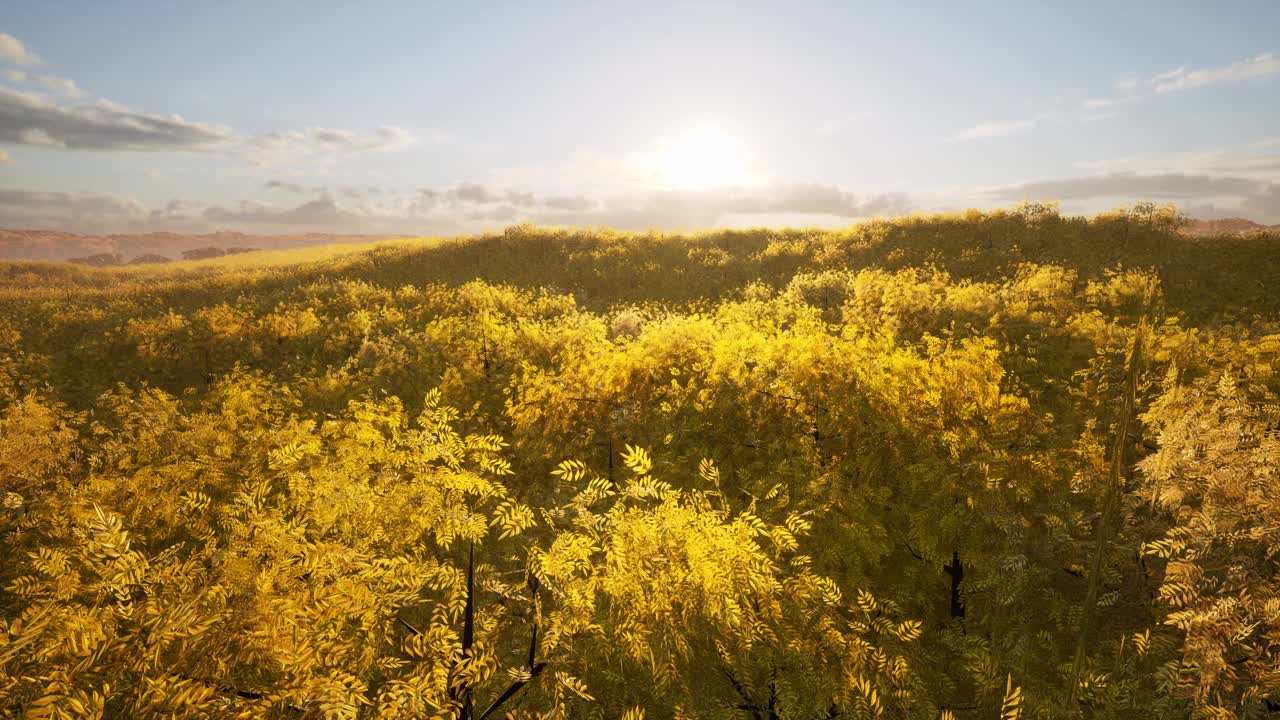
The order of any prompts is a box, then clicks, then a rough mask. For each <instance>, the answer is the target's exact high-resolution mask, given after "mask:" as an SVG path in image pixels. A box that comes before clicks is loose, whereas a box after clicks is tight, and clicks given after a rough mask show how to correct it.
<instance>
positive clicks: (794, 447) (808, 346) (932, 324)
mask: <svg viewBox="0 0 1280 720" xmlns="http://www.w3.org/2000/svg"><path fill="white" fill-rule="evenodd" d="M1184 222H1185V219H1184V218H1183V217H1182V216H1181V215H1179V214H1178V212H1177V210H1176V209H1175V208H1173V207H1171V206H1170V207H1164V206H1157V205H1152V204H1139V205H1137V206H1134V207H1132V208H1126V209H1123V210H1117V211H1114V212H1110V213H1104V214H1100V215H1097V216H1094V217H1090V218H1083V217H1066V216H1060V215H1059V213H1058V211H1057V208H1056V207H1055V206H1053V205H1045V204H1035V203H1032V204H1023V205H1020V206H1018V207H1016V208H1012V209H1008V210H996V211H990V212H980V211H969V212H967V213H962V214H953V215H927V216H926V215H921V216H911V217H903V218H899V219H895V220H876V221H868V222H864V223H861V224H857V225H853V226H851V227H850V228H848V229H845V230H781V229H777V230H765V229H759V230H721V231H715V232H706V233H693V234H658V233H623V232H614V231H608V230H587V229H574V230H560V229H551V228H542V227H535V226H532V225H518V226H515V227H512V228H510V229H508V230H506V231H505V232H501V233H496V234H490V235H482V236H475V237H465V238H458V239H430V240H428V239H421V240H410V239H397V240H391V241H387V242H382V243H376V244H371V245H367V246H343V247H340V248H336V249H329V250H327V251H321V250H307V249H303V250H292V251H283V252H279V253H268V254H262V255H259V254H256V253H243V254H237V255H235V256H227V257H223V258H212V259H206V260H197V261H184V262H175V263H168V264H164V265H141V266H122V267H105V268H95V267H85V266H81V265H72V264H53V263H19V262H10V263H0V555H2V557H3V560H2V561H0V717H5V718H19V717H24V718H282V719H283V718H299V719H303V718H324V719H325V720H339V719H345V718H386V719H390V718H458V719H460V720H488V719H495V720H496V719H497V718H515V719H520V720H535V719H536V720H544V719H545V720H552V719H555V718H592V719H598V720H606V719H610V720H612V719H614V718H625V719H626V720H641V719H642V718H647V719H648V720H666V719H679V720H686V719H687V720H693V719H695V718H706V719H709V720H711V719H725V720H728V719H730V718H738V719H741V720H792V719H796V720H834V719H841V720H843V719H845V718H849V719H853V718H913V719H914V718H919V719H924V720H938V719H939V718H943V719H950V720H963V719H974V720H979V719H981V720H997V719H999V720H1019V719H1031V718H1215V719H1227V718H1262V717H1266V716H1268V715H1269V714H1271V713H1275V712H1280V555H1278V553H1280V400H1278V399H1277V392H1278V391H1280V375H1278V374H1277V371H1278V370H1280V234H1277V233H1276V231H1274V230H1269V231H1260V232H1256V233H1253V234H1243V235H1242V234H1225V233H1224V234H1210V235H1203V236H1191V235H1189V234H1186V233H1184V232H1182V229H1181V226H1182V224H1183V223H1184Z"/></svg>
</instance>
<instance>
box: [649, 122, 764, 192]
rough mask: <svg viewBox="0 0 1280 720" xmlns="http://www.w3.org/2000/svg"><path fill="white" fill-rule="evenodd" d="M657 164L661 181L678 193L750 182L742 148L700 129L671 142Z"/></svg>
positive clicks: (661, 151) (721, 136)
mask: <svg viewBox="0 0 1280 720" xmlns="http://www.w3.org/2000/svg"><path fill="white" fill-rule="evenodd" d="M655 161H656V162H655V165H656V168H655V169H656V171H657V172H656V175H657V180H658V182H659V183H660V184H662V185H663V186H665V187H668V188H672V189H676V190H706V189H708V188H714V187H724V186H728V185H740V184H744V183H745V182H746V181H747V180H748V177H747V168H746V164H747V163H746V156H745V153H744V152H743V151H742V148H741V147H740V146H739V145H738V143H737V142H735V141H734V140H733V139H732V138H730V137H729V136H727V135H725V134H724V133H721V132H719V131H716V130H699V131H695V132H690V133H686V134H684V135H681V136H679V137H676V138H674V139H672V140H670V141H669V142H667V143H666V144H664V145H663V146H662V148H661V149H660V150H659V151H658V153H657V157H656V158H655Z"/></svg>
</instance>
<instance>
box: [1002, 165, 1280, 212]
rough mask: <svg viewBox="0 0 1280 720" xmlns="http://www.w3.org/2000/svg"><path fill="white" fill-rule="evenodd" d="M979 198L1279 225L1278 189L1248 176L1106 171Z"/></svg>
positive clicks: (1006, 188) (1020, 186)
mask: <svg viewBox="0 0 1280 720" xmlns="http://www.w3.org/2000/svg"><path fill="white" fill-rule="evenodd" d="M984 194H985V195H986V196H987V197H988V198H990V199H992V200H995V201H999V202H1012V201H1017V200H1024V199H1032V200H1063V201H1098V202H1101V201H1110V202H1111V203H1112V204H1126V203H1130V202H1133V201H1135V200H1155V201H1157V202H1164V201H1169V200H1173V201H1177V202H1180V203H1184V204H1186V203H1189V204H1191V205H1193V206H1198V207H1200V208H1215V209H1216V210H1215V212H1218V213H1222V212H1226V213H1230V214H1244V215H1246V216H1248V217H1249V218H1250V219H1253V220H1257V221H1261V222H1267V223H1274V222H1280V184H1277V183H1273V182H1268V181H1266V180H1261V179H1257V178H1252V177H1239V176H1219V175H1210V174H1205V173H1154V174H1147V173H1132V172H1112V173H1107V174H1103V175H1089V176H1082V177H1067V178H1056V179H1051V180H1038V181H1034V182H1027V183H1021V184H1017V185H1008V186H1004V187H1000V188H994V189H990V190H987V191H986V192H985V193H984Z"/></svg>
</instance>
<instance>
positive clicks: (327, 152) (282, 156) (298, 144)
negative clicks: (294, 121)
mask: <svg viewBox="0 0 1280 720" xmlns="http://www.w3.org/2000/svg"><path fill="white" fill-rule="evenodd" d="M416 139H417V138H416V137H415V136H414V134H413V133H411V132H409V131H408V130H406V129H404V128H401V127H396V126H392V125H388V126H383V127H380V128H377V129H375V130H371V131H364V132H361V131H355V130H342V129H337V128H324V127H309V128H304V129H302V130H290V131H285V132H273V133H268V134H266V135H261V136H259V137H255V138H251V139H249V140H248V141H247V142H246V143H245V145H244V148H243V154H244V155H245V157H246V158H247V159H248V160H249V162H250V163H251V164H254V165H262V166H271V165H277V164H282V163H292V162H298V161H302V160H332V159H337V158H340V157H343V156H349V155H354V154H359V153H366V152H388V151H392V150H399V149H402V148H405V147H407V146H409V145H412V144H413V143H414V142H415V141H416Z"/></svg>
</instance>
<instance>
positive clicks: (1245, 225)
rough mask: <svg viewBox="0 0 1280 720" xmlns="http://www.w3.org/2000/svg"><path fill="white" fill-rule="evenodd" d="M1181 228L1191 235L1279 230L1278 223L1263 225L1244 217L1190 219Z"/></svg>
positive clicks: (1236, 233)
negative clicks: (1185, 225)
mask: <svg viewBox="0 0 1280 720" xmlns="http://www.w3.org/2000/svg"><path fill="white" fill-rule="evenodd" d="M1183 230H1184V232H1187V233H1190V234H1192V235H1219V234H1222V233H1230V234H1233V235H1239V234H1242V233H1251V232H1259V231H1263V230H1280V225H1263V224H1261V223H1256V222H1254V221H1252V220H1248V219H1245V218H1221V219H1218V220H1192V221H1191V222H1190V224H1188V225H1187V227H1185V228H1183Z"/></svg>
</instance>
